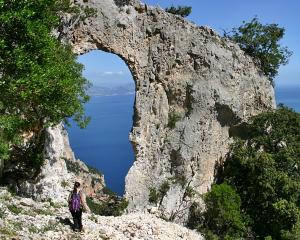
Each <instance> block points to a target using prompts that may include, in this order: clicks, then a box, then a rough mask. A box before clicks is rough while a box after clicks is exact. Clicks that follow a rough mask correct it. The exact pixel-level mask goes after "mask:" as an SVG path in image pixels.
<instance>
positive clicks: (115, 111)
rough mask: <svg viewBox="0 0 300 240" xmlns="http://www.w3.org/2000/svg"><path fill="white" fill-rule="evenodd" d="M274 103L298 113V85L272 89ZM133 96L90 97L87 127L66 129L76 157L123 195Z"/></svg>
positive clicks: (129, 154) (130, 159) (131, 155)
mask: <svg viewBox="0 0 300 240" xmlns="http://www.w3.org/2000/svg"><path fill="white" fill-rule="evenodd" d="M275 90H276V102H277V104H278V103H284V104H285V105H287V106H289V107H292V108H294V109H295V110H296V111H298V112H300V97H299V96H300V85H299V86H287V87H284V86H280V87H276V89H275ZM133 103H134V95H124V96H120V95H117V96H97V97H95V96H94V97H92V98H91V100H90V102H89V103H88V104H87V105H86V113H87V115H89V116H91V117H92V120H91V122H90V124H89V125H88V127H87V128H86V129H84V130H81V129H79V128H78V127H76V126H75V125H74V124H73V125H72V127H71V128H68V132H69V137H70V143H71V146H72V148H73V150H74V152H75V155H76V157H77V158H79V159H81V160H83V161H84V162H86V163H87V164H89V165H91V166H93V167H96V168H98V169H99V170H100V171H101V172H102V173H103V174H104V176H105V181H106V185H107V186H108V187H109V188H110V189H112V190H113V191H115V192H116V193H118V194H119V195H123V193H124V185H125V176H126V174H127V172H128V170H129V168H130V167H131V166H132V164H133V161H134V153H133V149H132V146H131V143H130V142H129V140H128V134H129V132H130V130H131V126H132V116H133Z"/></svg>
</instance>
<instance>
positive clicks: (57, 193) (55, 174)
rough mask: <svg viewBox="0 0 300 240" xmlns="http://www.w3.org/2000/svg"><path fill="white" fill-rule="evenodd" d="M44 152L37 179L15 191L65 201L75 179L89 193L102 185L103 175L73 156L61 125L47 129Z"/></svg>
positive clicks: (97, 189)
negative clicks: (43, 159)
mask: <svg viewBox="0 0 300 240" xmlns="http://www.w3.org/2000/svg"><path fill="white" fill-rule="evenodd" d="M44 155H45V162H44V164H43V166H42V170H41V173H40V174H39V175H38V177H37V179H35V181H26V182H23V183H22V184H21V185H20V186H19V189H18V191H19V192H20V193H22V194H23V195H27V196H30V197H33V198H35V199H39V200H47V199H49V198H50V199H53V200H55V201H63V202H65V201H66V199H67V197H68V194H69V193H70V190H71V189H72V187H73V184H74V182H75V181H79V182H80V183H82V185H83V188H84V191H85V193H86V194H87V195H89V196H93V195H96V194H97V193H99V192H100V191H101V190H102V188H103V187H104V186H105V182H104V177H103V175H100V174H98V173H96V172H94V171H93V170H91V169H89V168H88V167H87V165H85V164H84V163H83V162H82V161H80V160H78V159H76V158H75V156H74V153H73V151H72V149H71V147H70V144H69V138H68V134H67V132H66V130H65V129H64V128H63V126H62V125H58V126H56V127H53V128H49V129H47V133H46V143H45V150H44Z"/></svg>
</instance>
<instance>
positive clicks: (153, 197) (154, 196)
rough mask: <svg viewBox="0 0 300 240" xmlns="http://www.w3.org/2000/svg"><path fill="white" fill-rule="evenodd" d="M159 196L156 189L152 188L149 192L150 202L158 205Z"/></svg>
mask: <svg viewBox="0 0 300 240" xmlns="http://www.w3.org/2000/svg"><path fill="white" fill-rule="evenodd" d="M158 199H159V194H158V192H157V191H156V189H155V188H150V191H149V202H150V203H158Z"/></svg>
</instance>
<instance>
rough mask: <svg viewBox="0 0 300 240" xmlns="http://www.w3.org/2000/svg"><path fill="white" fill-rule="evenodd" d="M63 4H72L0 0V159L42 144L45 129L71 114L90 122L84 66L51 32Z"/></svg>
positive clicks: (59, 0) (62, 0)
mask: <svg viewBox="0 0 300 240" xmlns="http://www.w3.org/2000/svg"><path fill="white" fill-rule="evenodd" d="M62 10H64V11H67V10H70V11H75V10H76V9H74V8H73V7H71V6H70V3H69V1H67V0H18V1H17V0H0V92H1V95H0V123H1V125H0V159H8V158H9V159H10V160H12V159H14V157H13V156H12V155H11V153H12V152H14V156H17V155H20V152H23V153H27V152H32V151H28V150H29V148H31V149H36V150H38V149H41V148H40V147H39V146H38V145H39V144H42V143H43V142H44V141H43V139H41V137H42V135H43V133H44V129H45V128H46V127H48V126H53V125H56V124H58V123H59V122H61V121H65V122H67V119H68V118H69V117H71V116H73V117H74V119H75V121H77V123H78V124H79V125H80V126H82V127H84V126H85V125H86V124H87V122H88V118H87V117H86V116H85V115H84V105H83V104H84V103H85V102H86V101H88V99H89V97H88V96H87V94H86V89H87V88H88V86H89V82H88V81H87V80H86V79H85V78H83V77H82V69H83V66H82V65H81V64H79V63H77V62H76V56H75V55H74V54H73V53H72V51H71V49H70V47H69V46H66V45H63V44H61V43H60V42H59V41H58V40H57V39H56V38H55V37H54V36H53V35H52V34H51V33H52V31H53V29H55V28H58V27H59V25H60V24H61V22H60V14H61V11H62ZM29 133H32V134H33V136H34V137H31V138H28V137H27V140H28V141H27V143H26V144H25V143H24V141H23V138H24V136H29ZM38 139H39V140H38ZM8 148H9V149H10V150H12V151H9V152H10V156H8ZM20 156H22V158H24V159H25V158H26V157H24V156H23V155H22V154H21V155H20ZM31 156H32V155H31ZM30 159H32V158H29V161H30ZM19 160H20V159H19ZM19 160H18V161H19Z"/></svg>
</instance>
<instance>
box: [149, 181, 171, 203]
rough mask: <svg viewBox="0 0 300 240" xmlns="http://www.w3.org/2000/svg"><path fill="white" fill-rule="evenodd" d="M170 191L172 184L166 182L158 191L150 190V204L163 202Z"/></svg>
mask: <svg viewBox="0 0 300 240" xmlns="http://www.w3.org/2000/svg"><path fill="white" fill-rule="evenodd" d="M169 189H170V183H169V181H164V182H163V183H162V184H161V185H160V187H159V188H158V190H156V189H155V188H150V189H149V202H150V203H156V204H157V203H158V202H159V203H160V204H161V202H162V201H163V199H164V197H165V195H166V194H167V192H168V191H169Z"/></svg>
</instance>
